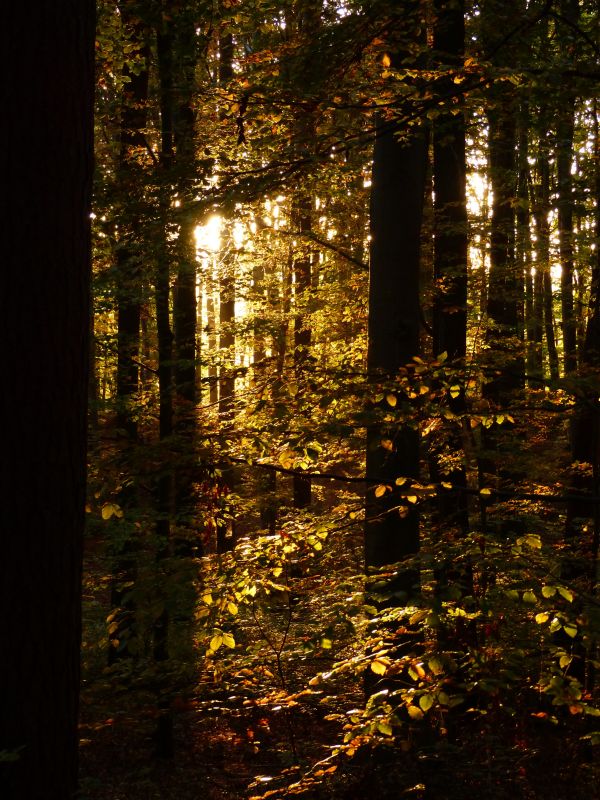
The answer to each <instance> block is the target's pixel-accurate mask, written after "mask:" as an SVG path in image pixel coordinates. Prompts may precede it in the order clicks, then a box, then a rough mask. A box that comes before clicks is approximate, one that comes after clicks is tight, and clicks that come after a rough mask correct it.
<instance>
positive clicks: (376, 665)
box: [371, 658, 387, 675]
mask: <svg viewBox="0 0 600 800" xmlns="http://www.w3.org/2000/svg"><path fill="white" fill-rule="evenodd" d="M371 670H372V672H374V673H375V675H385V673H386V670H387V664H386V663H385V661H380V659H378V658H376V659H375V661H371Z"/></svg>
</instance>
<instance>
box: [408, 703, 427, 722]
mask: <svg viewBox="0 0 600 800" xmlns="http://www.w3.org/2000/svg"><path fill="white" fill-rule="evenodd" d="M408 716H409V717H410V718H411V719H423V717H424V714H423V712H422V711H421V709H420V708H419V707H418V706H409V707H408Z"/></svg>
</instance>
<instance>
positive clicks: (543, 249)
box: [536, 111, 558, 380]
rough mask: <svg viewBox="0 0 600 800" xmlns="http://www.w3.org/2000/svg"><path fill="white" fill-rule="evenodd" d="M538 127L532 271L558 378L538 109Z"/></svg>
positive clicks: (544, 137) (544, 147) (545, 165)
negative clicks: (537, 282) (535, 241)
mask: <svg viewBox="0 0 600 800" xmlns="http://www.w3.org/2000/svg"><path fill="white" fill-rule="evenodd" d="M540 118H541V120H542V125H543V127H542V130H541V131H540V142H539V145H538V151H539V152H538V165H537V172H538V180H539V186H538V192H537V199H536V223H537V239H538V244H537V251H538V258H537V262H536V274H537V272H538V271H539V273H540V277H541V284H542V285H541V292H542V306H543V318H544V333H545V335H546V346H547V349H548V363H549V367H550V377H551V378H552V380H557V379H558V353H557V350H556V340H555V336H554V313H553V312H554V310H553V301H552V278H551V274H550V221H549V215H550V164H549V157H550V147H549V144H548V133H547V131H546V130H545V124H544V123H545V120H546V119H547V114H546V113H545V111H542V113H541V114H540Z"/></svg>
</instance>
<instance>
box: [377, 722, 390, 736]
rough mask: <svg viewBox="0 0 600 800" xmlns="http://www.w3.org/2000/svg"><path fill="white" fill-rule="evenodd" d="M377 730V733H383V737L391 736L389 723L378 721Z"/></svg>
mask: <svg viewBox="0 0 600 800" xmlns="http://www.w3.org/2000/svg"><path fill="white" fill-rule="evenodd" d="M377 730H378V731H379V733H383V734H384V735H385V736H391V735H392V726H391V725H390V723H389V722H386V721H384V720H379V722H378V723H377Z"/></svg>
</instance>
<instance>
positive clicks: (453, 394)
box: [450, 384, 460, 400]
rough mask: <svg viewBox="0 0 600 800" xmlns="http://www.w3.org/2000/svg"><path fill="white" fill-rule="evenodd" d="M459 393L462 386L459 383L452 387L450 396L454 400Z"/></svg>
mask: <svg viewBox="0 0 600 800" xmlns="http://www.w3.org/2000/svg"><path fill="white" fill-rule="evenodd" d="M459 394H460V386H458V384H455V385H454V386H451V387H450V397H451V398H452V399H453V400H454V399H456V398H457V397H458V396H459Z"/></svg>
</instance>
